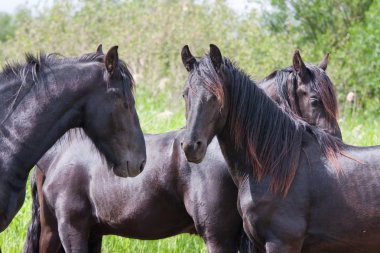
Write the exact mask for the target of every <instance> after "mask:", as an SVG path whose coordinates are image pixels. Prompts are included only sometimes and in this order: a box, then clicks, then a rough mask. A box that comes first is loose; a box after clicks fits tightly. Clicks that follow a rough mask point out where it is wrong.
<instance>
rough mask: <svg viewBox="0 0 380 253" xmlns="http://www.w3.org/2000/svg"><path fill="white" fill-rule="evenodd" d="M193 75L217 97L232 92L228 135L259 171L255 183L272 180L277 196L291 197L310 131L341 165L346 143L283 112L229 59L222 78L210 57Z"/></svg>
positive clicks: (206, 58) (204, 59) (221, 73)
mask: <svg viewBox="0 0 380 253" xmlns="http://www.w3.org/2000/svg"><path fill="white" fill-rule="evenodd" d="M192 72H193V73H196V74H194V76H192V77H191V78H199V79H202V80H203V82H202V83H203V84H207V86H205V87H206V88H207V89H208V90H210V91H211V92H213V93H214V94H215V95H216V94H218V96H220V94H223V93H224V89H226V90H228V100H229V103H228V104H229V108H228V109H227V110H228V118H227V128H228V129H229V130H228V131H229V133H230V135H231V137H232V138H233V140H234V143H235V147H236V148H237V149H238V150H240V151H244V152H245V156H246V161H245V162H246V163H247V166H250V167H252V168H253V172H254V173H253V174H254V176H255V178H256V179H257V180H261V179H262V178H263V177H264V176H269V177H270V188H271V190H272V191H274V192H283V193H284V194H287V192H288V191H289V188H290V186H291V183H292V182H293V179H294V176H295V173H296V170H297V168H298V163H299V157H300V152H301V145H302V139H303V134H304V133H306V131H308V132H310V133H312V134H313V135H314V136H315V138H316V140H317V141H318V143H319V146H320V148H321V152H322V153H323V154H324V155H325V156H326V158H328V159H330V160H332V161H333V162H334V161H336V156H335V154H336V152H339V150H340V147H341V142H340V140H338V139H336V138H334V137H332V136H330V135H328V134H326V133H324V132H323V131H322V130H319V129H317V128H315V127H312V126H310V125H308V124H307V123H305V122H304V121H301V120H299V119H298V117H295V116H294V115H292V114H287V113H286V112H285V111H284V110H282V109H280V108H279V107H278V106H277V104H275V102H273V101H272V100H271V99H270V98H269V97H267V95H266V94H265V93H264V92H263V91H262V90H261V89H260V88H258V87H257V86H256V84H255V83H254V81H252V80H251V79H250V77H249V76H248V75H246V74H245V73H244V72H243V71H241V70H240V69H239V68H237V67H236V66H235V65H234V64H233V63H232V62H231V61H230V60H229V59H227V58H224V64H222V67H221V69H220V73H216V72H215V70H213V67H212V63H211V60H210V58H209V56H205V57H204V58H202V59H201V60H200V61H198V64H197V65H196V66H195V69H194V70H193V71H192ZM205 79H206V80H205ZM215 80H216V81H215ZM191 83H193V82H190V84H191ZM195 83H196V82H195ZM210 85H211V86H213V88H209V87H208V86H210ZM223 97H225V96H224V95H223Z"/></svg>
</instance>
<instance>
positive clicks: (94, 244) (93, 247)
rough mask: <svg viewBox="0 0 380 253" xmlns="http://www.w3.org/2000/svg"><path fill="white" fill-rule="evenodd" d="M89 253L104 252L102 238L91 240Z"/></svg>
mask: <svg viewBox="0 0 380 253" xmlns="http://www.w3.org/2000/svg"><path fill="white" fill-rule="evenodd" d="M88 252H89V253H101V252H102V237H99V238H97V239H95V240H90V241H89V243H88Z"/></svg>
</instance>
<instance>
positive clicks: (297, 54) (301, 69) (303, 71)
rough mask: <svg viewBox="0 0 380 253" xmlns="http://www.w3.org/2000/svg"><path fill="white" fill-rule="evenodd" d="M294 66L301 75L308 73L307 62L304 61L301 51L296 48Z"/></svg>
mask: <svg viewBox="0 0 380 253" xmlns="http://www.w3.org/2000/svg"><path fill="white" fill-rule="evenodd" d="M293 68H294V70H295V71H296V73H297V75H298V76H299V77H301V78H302V77H304V76H305V75H306V73H307V68H306V65H305V63H303V61H302V58H301V55H300V52H299V51H298V50H296V52H295V53H294V55H293Z"/></svg>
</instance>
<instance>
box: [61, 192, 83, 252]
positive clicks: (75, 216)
mask: <svg viewBox="0 0 380 253" xmlns="http://www.w3.org/2000/svg"><path fill="white" fill-rule="evenodd" d="M79 200H80V198H78V199H76V201H77V202H74V201H72V202H70V203H67V198H63V203H59V204H57V205H56V206H57V207H56V209H55V210H56V216H57V221H58V231H59V237H60V238H61V242H62V246H63V248H64V250H65V252H66V253H87V252H88V250H89V249H88V240H89V231H90V214H89V211H88V210H90V207H89V206H88V205H87V203H86V201H85V200H83V201H79ZM62 204H63V205H62ZM61 206H63V208H59V207H61Z"/></svg>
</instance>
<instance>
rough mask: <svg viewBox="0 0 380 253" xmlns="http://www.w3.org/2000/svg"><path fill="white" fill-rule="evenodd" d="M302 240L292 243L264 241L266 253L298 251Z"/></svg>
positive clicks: (297, 252)
mask: <svg viewBox="0 0 380 253" xmlns="http://www.w3.org/2000/svg"><path fill="white" fill-rule="evenodd" d="M301 248H302V241H299V242H293V243H283V242H267V243H265V249H266V253H300V252H301Z"/></svg>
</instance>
